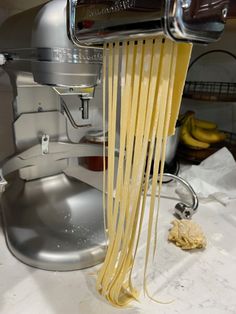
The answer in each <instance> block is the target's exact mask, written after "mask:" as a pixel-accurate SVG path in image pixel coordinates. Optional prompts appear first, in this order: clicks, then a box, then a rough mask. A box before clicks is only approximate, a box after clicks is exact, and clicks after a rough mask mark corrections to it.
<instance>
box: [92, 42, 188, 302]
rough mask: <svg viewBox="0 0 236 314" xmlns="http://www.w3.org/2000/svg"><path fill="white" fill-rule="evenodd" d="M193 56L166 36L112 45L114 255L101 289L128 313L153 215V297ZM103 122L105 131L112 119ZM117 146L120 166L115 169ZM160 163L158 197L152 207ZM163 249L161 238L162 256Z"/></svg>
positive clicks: (107, 68)
mask: <svg viewBox="0 0 236 314" xmlns="http://www.w3.org/2000/svg"><path fill="white" fill-rule="evenodd" d="M190 53H191V44H186V43H178V44H177V43H174V42H173V41H171V40H169V39H166V38H164V37H161V36H160V37H157V38H151V39H146V40H138V41H128V42H123V43H119V42H115V43H109V44H105V45H104V75H103V86H104V89H103V105H104V110H103V111H104V112H105V107H106V106H107V107H108V171H107V173H108V175H107V178H106V177H105V176H104V189H105V187H106V190H107V199H106V204H104V205H105V207H106V228H107V236H108V248H107V254H106V257H105V261H104V263H103V265H102V267H101V269H100V271H99V273H98V277H97V290H98V291H99V293H100V294H101V295H103V296H104V297H105V298H106V299H107V300H108V301H109V302H110V303H111V304H113V305H115V306H126V305H127V304H128V303H129V302H130V301H132V300H135V299H138V292H137V290H136V289H135V287H134V286H133V284H132V270H133V265H134V260H135V257H136V252H137V248H138V243H139V239H140V234H141V231H142V224H143V218H144V214H145V211H146V210H147V211H148V215H149V221H148V235H147V240H146V241H147V242H146V258H145V265H144V288H145V289H146V291H147V287H146V285H147V283H146V272H147V266H148V259H149V255H150V249H151V238H152V233H153V230H154V231H155V233H156V232H157V219H158V211H159V203H160V192H161V180H162V174H163V169H164V161H165V147H166V140H167V136H168V135H169V134H172V133H173V132H174V126H175V122H176V119H177V116H178V112H179V106H180V102H181V96H182V91H183V86H184V81H185V77H186V72H187V68H188V63H189V59H190ZM118 111H119V112H120V114H119V115H118V114H117V112H118ZM103 122H104V126H105V118H104V119H103ZM117 130H120V131H119V135H117ZM117 145H118V150H119V158H118V167H116V166H115V165H116V163H115V148H116V146H117ZM153 160H154V172H153V180H152V186H151V193H152V195H151V200H150V207H149V208H147V206H146V198H147V191H148V188H149V176H150V170H151V164H152V162H153ZM158 174H160V180H159V184H158V186H157V182H158V180H157V179H158ZM105 180H106V182H105ZM157 189H158V195H159V197H158V201H157V202H156V197H155V196H156V190H157ZM114 191H115V193H114ZM114 195H115V196H114ZM104 203H105V198H104ZM155 246H156V239H155V241H154V249H155Z"/></svg>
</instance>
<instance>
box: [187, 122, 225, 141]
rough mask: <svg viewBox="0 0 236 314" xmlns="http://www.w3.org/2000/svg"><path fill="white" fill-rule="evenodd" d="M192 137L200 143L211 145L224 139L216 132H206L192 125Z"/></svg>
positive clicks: (223, 135) (221, 134)
mask: <svg viewBox="0 0 236 314" xmlns="http://www.w3.org/2000/svg"><path fill="white" fill-rule="evenodd" d="M191 134H192V136H193V137H194V138H195V139H197V140H199V141H202V142H205V143H208V144H212V143H218V142H222V141H224V140H225V139H226V135H225V133H223V132H219V131H218V130H206V129H203V128H199V127H197V126H196V125H193V126H192V128H191Z"/></svg>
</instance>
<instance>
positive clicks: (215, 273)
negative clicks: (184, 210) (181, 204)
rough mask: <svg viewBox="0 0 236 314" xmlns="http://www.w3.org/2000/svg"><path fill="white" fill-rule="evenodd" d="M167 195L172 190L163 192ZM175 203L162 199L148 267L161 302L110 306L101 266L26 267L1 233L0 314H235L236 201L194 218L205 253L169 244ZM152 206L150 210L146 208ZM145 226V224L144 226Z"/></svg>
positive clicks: (204, 209)
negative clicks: (100, 289)
mask: <svg viewBox="0 0 236 314" xmlns="http://www.w3.org/2000/svg"><path fill="white" fill-rule="evenodd" d="M165 194H169V195H170V194H171V188H170V189H169V190H168V187H165ZM175 204H176V200H170V199H166V198H162V201H161V212H160V219H159V239H158V250H157V255H156V256H155V259H154V264H153V265H151V266H150V268H149V274H148V279H149V280H148V282H149V289H150V291H151V293H152V294H154V296H155V298H157V299H158V300H160V301H164V302H165V301H170V300H172V302H171V303H169V304H158V303H155V302H153V301H151V300H149V299H148V297H144V296H143V294H142V293H141V295H140V303H137V302H134V303H133V304H132V307H131V308H128V309H124V310H120V309H117V308H113V307H112V306H110V305H108V304H107V303H106V302H105V301H104V300H103V299H102V298H101V297H100V296H99V295H98V294H97V292H96V290H95V278H96V277H95V276H94V273H95V271H96V269H98V267H94V268H90V269H86V270H82V271H73V272H48V271H42V270H39V269H35V268H32V267H29V266H26V265H24V264H22V263H21V262H19V261H18V260H17V259H16V258H15V257H13V256H12V255H11V253H10V252H9V251H8V249H7V247H6V244H5V239H4V235H3V233H2V230H1V231H0V313H1V314H42V313H43V314H65V313H72V314H73V313H79V314H95V313H96V314H106V313H107V314H113V313H114V314H115V313H121V312H122V313H123V314H129V313H130V314H139V313H140V314H141V313H145V314H153V313H161V314H174V313H176V314H177V313H181V314H187V313H188V314H189V313H191V314H195V313H196V314H211V313H212V314H229V313H232V314H235V313H236V279H235V278H236V244H235V242H234V241H235V235H236V202H231V203H230V204H229V205H228V206H227V207H224V206H222V205H220V204H219V203H216V202H211V203H208V204H201V203H200V206H199V209H198V212H197V213H196V214H195V215H194V218H193V219H194V221H195V222H197V223H199V224H200V226H201V227H202V229H203V230H204V232H205V234H206V237H207V241H208V244H207V248H206V249H205V250H203V251H201V250H199V251H194V252H186V251H182V250H181V249H179V248H177V247H175V246H174V245H173V244H171V243H168V242H167V240H166V239H167V235H168V229H169V227H170V222H171V221H172V220H173V215H172V211H173V208H174V205H175ZM147 206H148V205H147ZM145 227H146V224H145ZM143 243H144V240H143V238H142V239H141V245H140V249H139V255H138V258H137V265H136V268H135V269H136V271H135V273H134V279H135V281H136V282H137V285H138V286H139V285H140V279H141V278H142V271H141V268H142V267H141V265H142V264H143V257H144V252H145V248H144V245H143Z"/></svg>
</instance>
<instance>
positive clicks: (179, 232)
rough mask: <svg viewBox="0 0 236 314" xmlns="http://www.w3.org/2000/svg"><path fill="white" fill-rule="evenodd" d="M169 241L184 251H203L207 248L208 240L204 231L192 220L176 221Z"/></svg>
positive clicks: (173, 222)
mask: <svg viewBox="0 0 236 314" xmlns="http://www.w3.org/2000/svg"><path fill="white" fill-rule="evenodd" d="M172 225H173V227H172V229H171V230H170V232H169V236H168V240H169V241H171V242H173V243H174V244H175V245H176V246H179V247H180V248H181V249H183V250H192V249H202V248H205V247H206V238H205V235H204V234H203V232H202V229H201V228H200V226H199V225H198V224H196V223H195V222H193V221H192V220H187V219H182V220H177V219H175V220H174V221H172Z"/></svg>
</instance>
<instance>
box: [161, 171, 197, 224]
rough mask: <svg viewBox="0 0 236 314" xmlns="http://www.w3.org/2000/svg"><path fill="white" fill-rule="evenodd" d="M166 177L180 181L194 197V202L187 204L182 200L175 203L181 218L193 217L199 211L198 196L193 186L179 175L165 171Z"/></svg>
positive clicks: (176, 213)
mask: <svg viewBox="0 0 236 314" xmlns="http://www.w3.org/2000/svg"><path fill="white" fill-rule="evenodd" d="M163 176H164V177H167V178H171V179H174V180H175V181H177V182H179V183H180V184H181V185H183V186H184V187H185V189H186V190H187V191H188V192H189V193H190V195H191V198H192V204H186V203H183V202H180V203H178V204H176V205H175V215H176V216H177V218H179V219H191V218H192V216H193V214H195V212H196V211H197V208H198V197H197V194H196V193H195V191H194V189H193V188H192V186H191V185H190V184H189V183H188V182H187V181H186V180H184V179H183V178H181V177H179V176H175V175H173V174H169V173H164V174H163Z"/></svg>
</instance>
